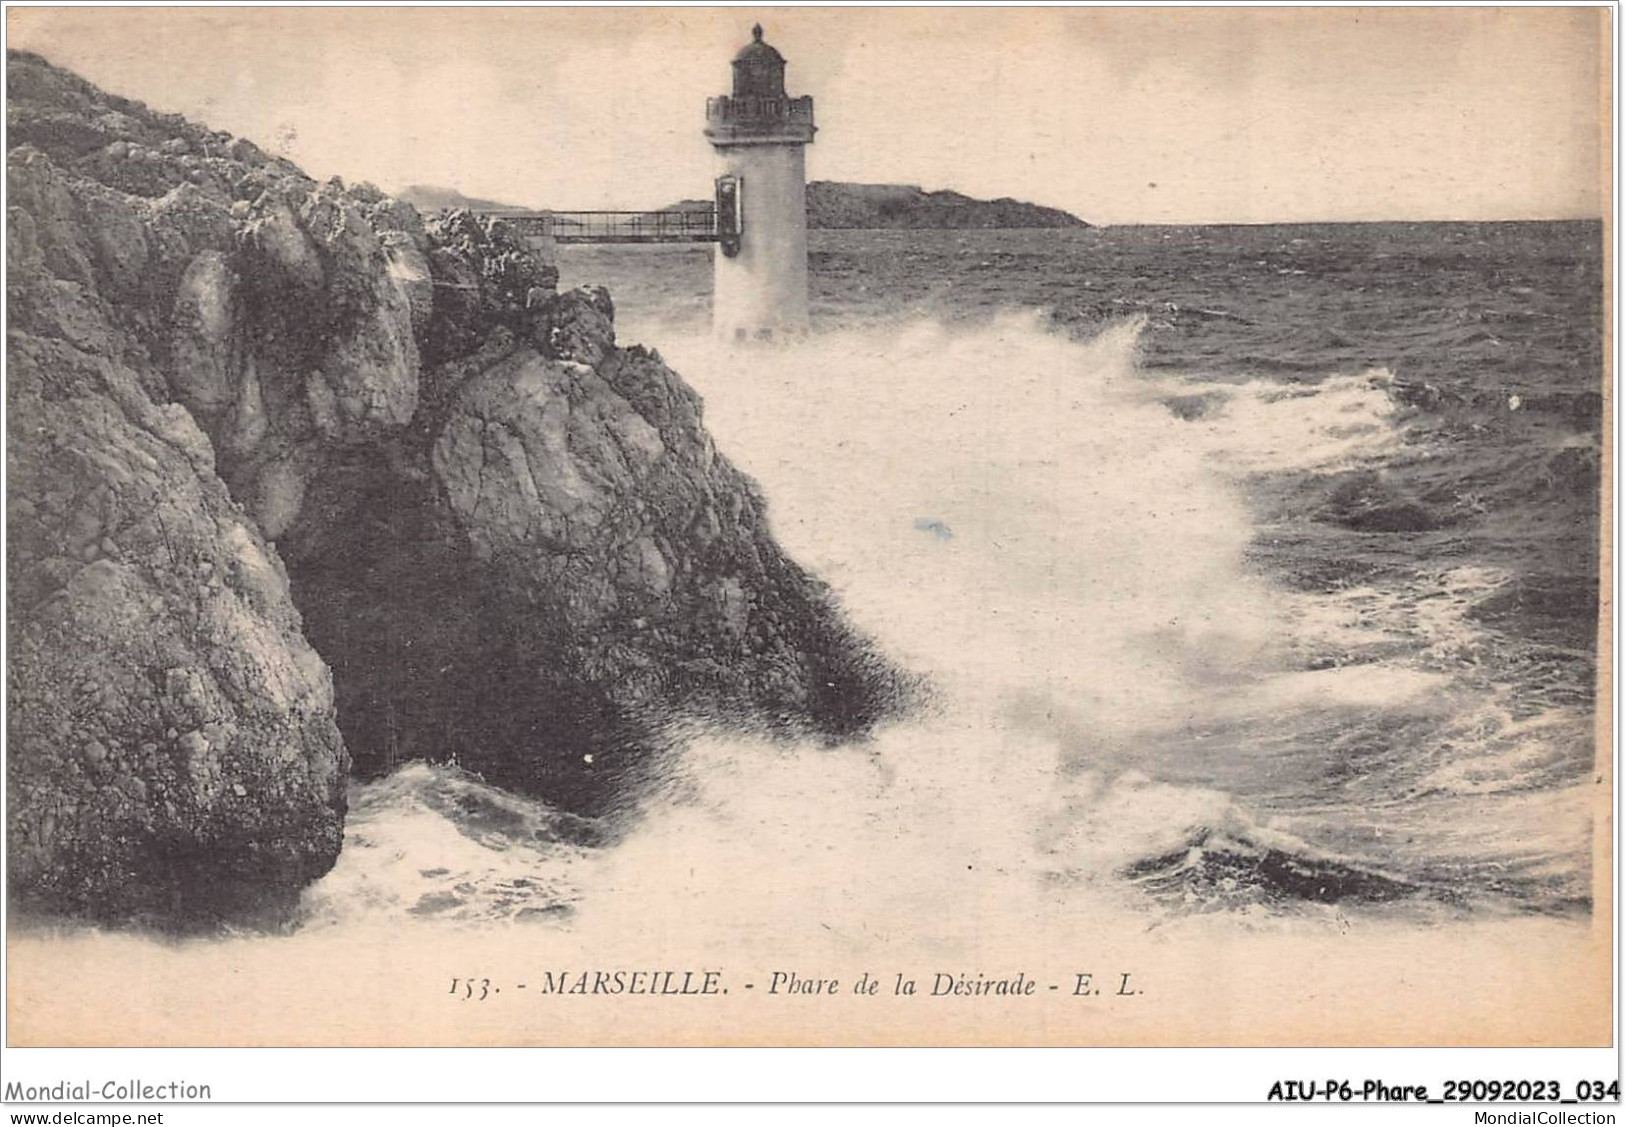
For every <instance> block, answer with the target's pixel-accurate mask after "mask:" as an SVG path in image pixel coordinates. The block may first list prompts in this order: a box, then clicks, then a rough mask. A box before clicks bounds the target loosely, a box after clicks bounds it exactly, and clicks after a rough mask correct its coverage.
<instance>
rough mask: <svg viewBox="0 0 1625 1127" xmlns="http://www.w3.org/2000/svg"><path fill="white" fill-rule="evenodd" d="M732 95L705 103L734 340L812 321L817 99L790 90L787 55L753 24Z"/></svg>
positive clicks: (723, 296) (718, 296) (720, 272)
mask: <svg viewBox="0 0 1625 1127" xmlns="http://www.w3.org/2000/svg"><path fill="white" fill-rule="evenodd" d="M733 72H734V73H733V93H732V94H724V95H723V96H722V97H720V98H707V99H706V102H705V136H706V139H707V140H708V141H710V142H711V145H712V147H713V148H714V149H716V153H717V162H718V170H717V171H718V176H717V232H718V235H719V236H720V238H719V244H718V247H717V253H716V286H715V298H714V301H715V304H714V306H713V310H714V311H713V316H712V320H713V324H714V325H715V327H716V331H717V332H718V333H719V334H720V335H721V336H723V337H724V338H726V339H729V340H770V339H773V338H775V337H780V336H785V335H795V334H798V333H801V332H804V331H805V330H806V328H807V163H806V150H805V147H806V146H807V145H809V144H811V143H812V139H813V133H814V132H816V128H815V127H814V125H813V100H812V99H811V98H810V97H803V98H792V97H790V96H789V95H788V94H786V93H785V92H784V56H783V55H781V54H779V53H778V52H777V51H775V50H774V49H773V48H772V47H770V46H768V45H767V44H766V43H765V42H763V41H762V25H761V24H757V25H756V26H755V27H754V28H752V29H751V42H749V43H747V44H746V45H745V46H744V48H743V49H742V50H741V51H740V52H739V54H737V55H735V56H734V61H733Z"/></svg>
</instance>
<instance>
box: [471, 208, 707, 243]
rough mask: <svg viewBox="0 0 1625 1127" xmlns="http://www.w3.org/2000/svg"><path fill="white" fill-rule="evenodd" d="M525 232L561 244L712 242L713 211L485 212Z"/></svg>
mask: <svg viewBox="0 0 1625 1127" xmlns="http://www.w3.org/2000/svg"><path fill="white" fill-rule="evenodd" d="M483 214H486V215H489V216H492V217H494V218H498V219H506V220H508V221H509V222H511V223H513V224H514V225H515V226H517V227H518V228H519V229H520V230H521V231H522V232H523V233H525V234H527V235H539V236H542V237H544V238H551V239H554V240H556V241H558V242H561V243H570V242H582V243H616V242H625V243H658V242H713V241H715V239H716V237H717V217H716V212H715V211H711V210H706V211H487V212H484V213H483Z"/></svg>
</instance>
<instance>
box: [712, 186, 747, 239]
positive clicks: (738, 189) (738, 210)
mask: <svg viewBox="0 0 1625 1127" xmlns="http://www.w3.org/2000/svg"><path fill="white" fill-rule="evenodd" d="M743 188H744V180H743V179H742V178H740V177H738V176H732V175H729V176H718V177H717V240H718V241H719V242H720V243H721V244H722V253H723V254H726V255H727V256H728V257H729V258H732V257H733V256H734V255H736V254H738V253H739V236H740V235H741V234H742V233H743V232H744V230H745V206H744V199H743Z"/></svg>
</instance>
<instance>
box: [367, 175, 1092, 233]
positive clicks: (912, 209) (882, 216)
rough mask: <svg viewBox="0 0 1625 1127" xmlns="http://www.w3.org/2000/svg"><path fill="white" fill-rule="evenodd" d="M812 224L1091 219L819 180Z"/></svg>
mask: <svg viewBox="0 0 1625 1127" xmlns="http://www.w3.org/2000/svg"><path fill="white" fill-rule="evenodd" d="M397 195H398V197H399V198H400V199H403V200H405V201H406V202H408V203H410V204H412V205H413V206H414V207H417V208H419V209H421V210H425V211H439V210H440V209H442V208H457V207H467V208H473V209H474V210H476V211H492V210H501V209H506V208H516V207H517V206H518V205H515V204H507V203H502V202H500V201H497V200H488V199H481V198H479V197H475V196H465V195H463V194H462V193H461V192H458V191H457V190H455V189H453V188H442V187H438V186H435V185H428V184H413V185H411V186H409V187H407V188H403V189H402V190H401V191H400V192H399V193H397ZM712 206H713V205H712V202H711V201H710V200H680V201H678V202H677V203H674V204H672V205H670V206H669V207H667V208H665V209H663V210H667V211H709V210H710V209H711V208H712ZM807 226H808V227H809V228H811V229H813V230H840V229H862V230H877V229H915V230H963V229H985V230H991V229H1008V228H1035V227H1037V228H1054V227H1088V226H1090V224H1088V223H1086V222H1084V221H1083V220H1082V219H1079V218H1078V217H1077V216H1075V215H1073V214H1071V213H1070V212H1066V211H1062V210H1060V209H1059V208H1053V207H1044V206H1042V205H1040V204H1034V203H1026V202H1024V201H1022V200H1015V199H1011V198H1009V197H1001V198H999V199H995V200H979V199H974V198H972V197H970V196H967V195H964V194H962V193H960V192H954V191H940V192H927V191H925V190H924V189H922V188H920V187H918V186H916V185H913V184H845V183H839V182H836V181H831V180H814V181H812V182H811V183H809V184H808V185H807Z"/></svg>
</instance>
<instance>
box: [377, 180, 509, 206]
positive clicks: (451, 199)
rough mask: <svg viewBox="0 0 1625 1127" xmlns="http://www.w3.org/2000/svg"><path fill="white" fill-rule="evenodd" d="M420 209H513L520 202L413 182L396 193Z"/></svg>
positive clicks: (396, 195)
mask: <svg viewBox="0 0 1625 1127" xmlns="http://www.w3.org/2000/svg"><path fill="white" fill-rule="evenodd" d="M395 198H396V199H398V200H405V201H406V202H407V203H409V204H411V205H412V206H413V207H415V208H417V209H418V210H419V211H439V210H441V209H442V208H448V207H449V208H457V207H467V208H472V209H474V210H475V211H513V210H518V209H519V205H518V204H511V203H502V202H500V201H498V200H484V199H481V198H480V197H478V196H465V195H463V193H461V192H459V191H458V190H457V189H456V188H441V187H438V186H437V185H434V184H412V185H409V186H407V187H405V188H402V189H401V190H400V191H398V192H396V193H395Z"/></svg>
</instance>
